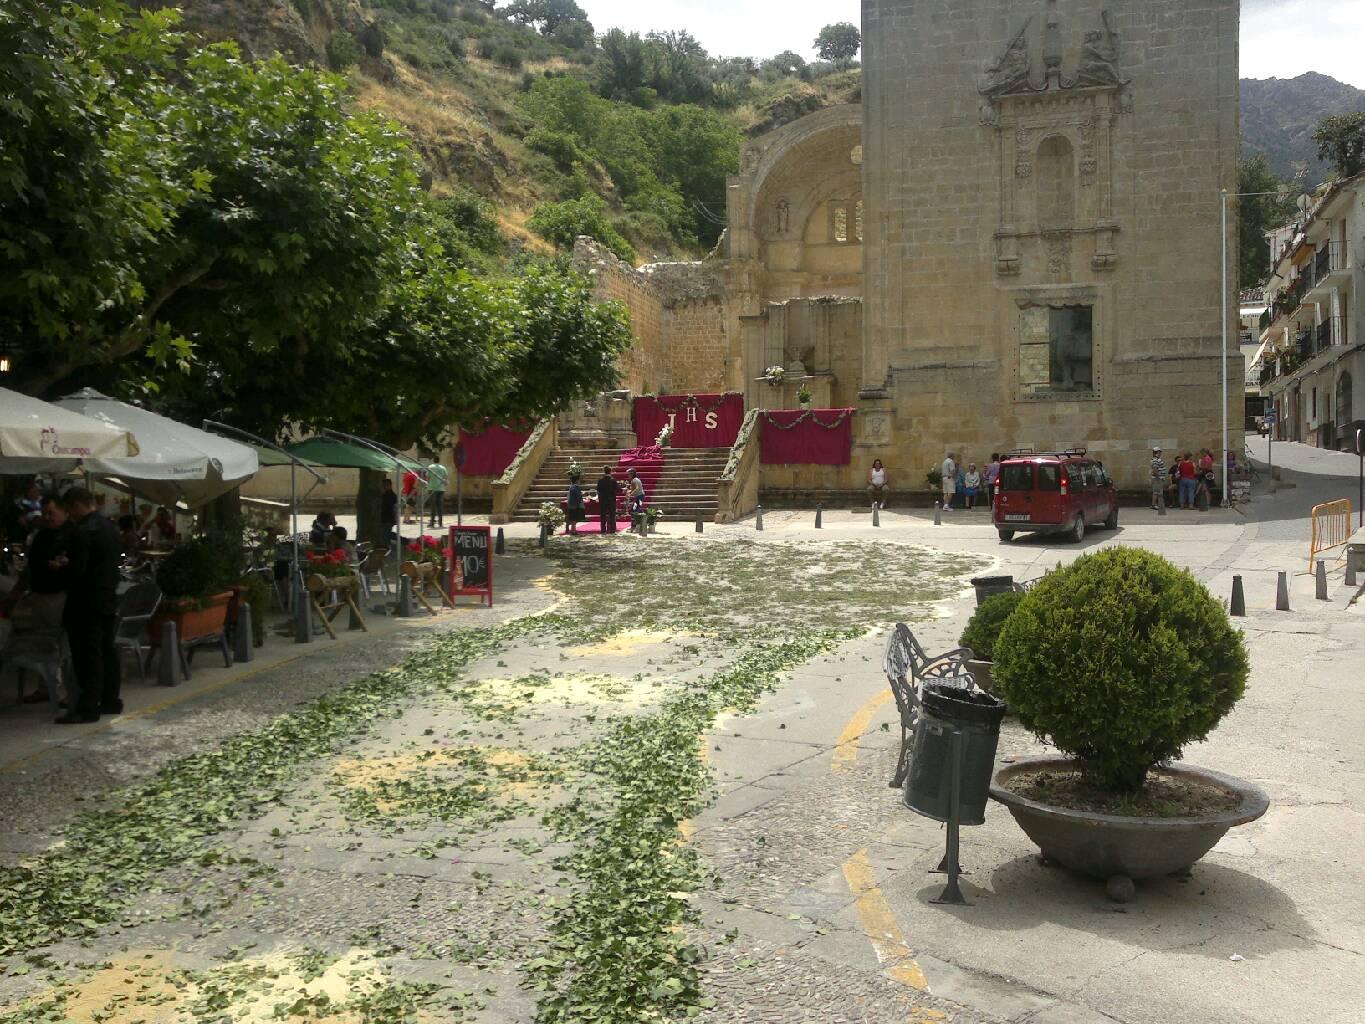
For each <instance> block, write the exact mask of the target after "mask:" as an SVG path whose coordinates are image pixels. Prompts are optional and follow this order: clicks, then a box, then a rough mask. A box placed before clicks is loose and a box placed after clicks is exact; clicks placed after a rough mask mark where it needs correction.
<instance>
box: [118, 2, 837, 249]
mask: <svg viewBox="0 0 1365 1024" xmlns="http://www.w3.org/2000/svg"><path fill="white" fill-rule="evenodd" d="M142 6H144V7H145V6H151V4H149V3H147V2H145V0H144V2H143V4H142ZM167 6H170V5H169V4H167ZM175 6H179V7H180V8H181V9H182V10H183V11H184V25H185V27H186V28H187V29H188V30H190V31H192V32H195V33H198V34H200V35H201V36H202V37H204V38H205V39H209V40H231V41H234V42H236V43H237V44H238V45H239V46H240V47H241V49H242V52H243V54H244V56H247V57H254V58H260V57H266V56H269V55H270V54H273V53H277V52H278V53H281V54H283V55H284V56H285V57H286V59H288V60H290V61H291V62H294V63H300V64H311V65H317V66H321V67H327V68H330V69H331V70H333V71H336V72H338V73H342V74H344V75H346V76H347V78H348V79H349V81H350V83H351V86H352V89H353V93H354V97H355V102H356V104H357V105H358V106H359V107H360V108H362V109H365V110H374V111H379V112H382V113H384V114H386V115H388V116H390V117H392V118H394V119H395V120H396V121H398V122H399V123H400V124H401V125H402V126H403V128H404V129H405V130H406V131H407V132H408V133H409V135H410V136H411V138H412V143H413V148H414V150H415V151H416V153H417V154H418V155H419V156H420V158H421V160H422V163H423V165H424V166H425V168H426V171H427V172H428V174H429V175H430V184H431V188H432V190H433V191H434V192H436V193H438V194H451V195H461V194H466V193H474V194H477V195H478V196H479V197H481V199H482V200H484V201H485V202H487V203H489V204H491V209H492V210H493V211H494V215H495V217H496V219H497V222H498V225H499V227H500V229H501V230H502V231H503V232H504V233H505V234H506V235H507V236H508V237H509V238H510V239H512V240H513V241H514V242H517V243H519V244H521V245H524V246H528V247H531V248H544V247H546V246H548V245H551V244H558V245H563V244H565V243H566V242H569V243H571V240H572V237H573V235H574V234H576V233H579V232H587V233H591V234H593V235H595V236H597V237H598V238H600V239H601V240H602V241H604V242H605V243H606V244H608V245H610V247H611V248H612V249H614V250H615V251H616V252H617V253H619V254H620V255H621V256H623V257H625V258H627V259H632V260H637V261H649V260H655V259H668V258H676V257H695V256H700V255H702V254H704V253H705V252H707V251H708V250H709V249H711V248H712V247H713V246H714V245H715V243H716V241H717V239H718V238H719V236H720V232H721V230H722V229H723V218H724V210H725V179H726V176H727V175H729V174H732V173H734V172H735V171H736V170H737V169H738V166H739V151H740V146H741V141H742V139H743V137H744V136H745V134H746V133H750V134H758V133H761V132H764V131H768V130H771V129H773V128H775V127H778V126H780V125H782V124H785V123H787V122H789V121H792V120H795V119H796V118H798V117H801V116H803V115H804V114H807V113H810V112H811V111H814V110H818V109H820V108H822V107H825V106H829V105H831V104H835V103H847V102H856V101H857V100H858V99H860V86H861V83H860V77H859V73H858V71H857V69H856V67H854V66H853V57H854V56H856V54H857V49H858V34H857V30H856V28H854V27H853V26H851V25H839V26H831V27H830V29H828V30H826V33H825V36H824V37H822V40H821V44H822V45H821V48H822V51H823V52H824V53H826V54H827V55H828V59H826V60H819V61H816V62H813V63H808V62H807V61H806V60H805V59H804V58H802V57H801V56H800V55H798V54H795V53H784V54H779V55H778V56H776V57H774V58H772V59H770V60H765V61H754V60H750V59H747V58H730V59H723V58H717V57H713V56H712V55H710V54H708V53H707V52H706V51H705V50H704V49H703V48H702V47H701V46H700V44H698V43H697V41H696V40H695V39H694V38H692V36H690V35H689V34H688V33H687V32H684V31H678V32H671V31H666V32H658V33H651V34H649V35H647V36H644V37H641V36H639V35H635V34H626V33H623V32H620V31H607V32H605V33H600V32H598V31H597V30H596V28H595V27H594V26H592V25H591V24H590V23H589V22H588V20H587V18H586V16H585V15H584V13H583V12H582V10H581V9H579V8H578V7H577V5H576V4H575V3H573V0H516V2H514V3H512V4H510V5H505V6H502V7H499V8H496V9H495V8H494V7H493V6H492V5H491V4H487V3H483V2H480V0H371V2H369V3H367V4H366V5H364V6H362V5H360V4H359V3H357V2H355V0H349V2H347V0H181V2H180V3H177V4H175Z"/></svg>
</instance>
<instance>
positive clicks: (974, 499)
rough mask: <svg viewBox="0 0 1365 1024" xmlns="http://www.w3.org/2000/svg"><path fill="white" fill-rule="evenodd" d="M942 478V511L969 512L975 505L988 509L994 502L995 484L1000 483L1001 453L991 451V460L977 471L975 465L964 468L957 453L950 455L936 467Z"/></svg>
mask: <svg viewBox="0 0 1365 1024" xmlns="http://www.w3.org/2000/svg"><path fill="white" fill-rule="evenodd" d="M939 472H940V473H941V474H942V476H943V483H942V490H943V510H944V511H945V512H948V511H951V510H952V509H962V510H964V511H970V510H971V509H974V508H976V506H977V505H978V504H981V505H982V506H983V507H986V508H990V507H992V506H993V505H994V503H995V489H996V484H997V483H999V482H1000V453H999V452H992V453H991V458H990V461H989V462H987V463H986V465H985V466H984V467H983V468H981V469H978V468H977V465H976V463H975V462H968V463H967V464H966V465H965V466H964V465H963V464H962V462H961V461H960V460H959V459H958V457H957V453H956V452H949V453H948V455H947V457H946V458H944V460H943V465H942V466H940V467H939Z"/></svg>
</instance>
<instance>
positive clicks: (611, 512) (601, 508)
mask: <svg viewBox="0 0 1365 1024" xmlns="http://www.w3.org/2000/svg"><path fill="white" fill-rule="evenodd" d="M619 490H620V488H619V486H618V485H617V483H616V478H615V477H613V476H612V475H611V467H610V466H603V467H602V475H601V476H600V477H598V479H597V522H598V524H599V527H600V528H601V530H602V532H603V533H615V532H616V495H617V493H618V491H619Z"/></svg>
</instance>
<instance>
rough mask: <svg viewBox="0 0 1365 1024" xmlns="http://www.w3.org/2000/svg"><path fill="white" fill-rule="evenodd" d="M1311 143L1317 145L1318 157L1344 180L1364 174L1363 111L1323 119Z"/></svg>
mask: <svg viewBox="0 0 1365 1024" xmlns="http://www.w3.org/2000/svg"><path fill="white" fill-rule="evenodd" d="M1313 141H1314V142H1316V143H1317V144H1318V158H1319V159H1321V160H1326V161H1327V162H1328V163H1330V164H1331V165H1332V166H1333V167H1334V168H1335V169H1336V172H1337V173H1338V174H1340V175H1341V176H1342V177H1343V178H1351V177H1354V176H1355V175H1357V174H1359V173H1360V172H1361V171H1365V110H1358V111H1356V112H1355V113H1352V114H1333V115H1331V116H1330V117H1324V118H1323V119H1322V120H1321V121H1319V122H1318V127H1317V130H1316V131H1314V132H1313Z"/></svg>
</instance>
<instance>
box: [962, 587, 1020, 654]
mask: <svg viewBox="0 0 1365 1024" xmlns="http://www.w3.org/2000/svg"><path fill="white" fill-rule="evenodd" d="M1023 599H1024V595H1023V594H1021V593H1020V592H1019V591H1017V590H1012V591H1009V592H1007V593H1004V594H993V595H992V596H990V597H988V598H986V600H984V601H982V602H981V604H980V606H979V607H978V608H977V609H976V612H975V614H973V615H972V617H971V620H970V621H969V622H968V623H967V628H966V629H964V630H963V631H962V639H961V640H959V641H958V643H959V644H961V645H962V646H963V647H970V648H971V649H972V653H973V654H975V655H976V656H977V657H978V658H980V659H981V660H982V661H994V660H995V645H996V643H997V641H998V640H999V638H1000V630H1001V629H1003V628H1004V626H1005V620H1006V619H1008V618H1009V617H1010V614H1011V613H1012V612H1013V611H1014V609H1015V608H1016V607H1017V606H1018V604H1019V602H1020V601H1022V600H1023Z"/></svg>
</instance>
